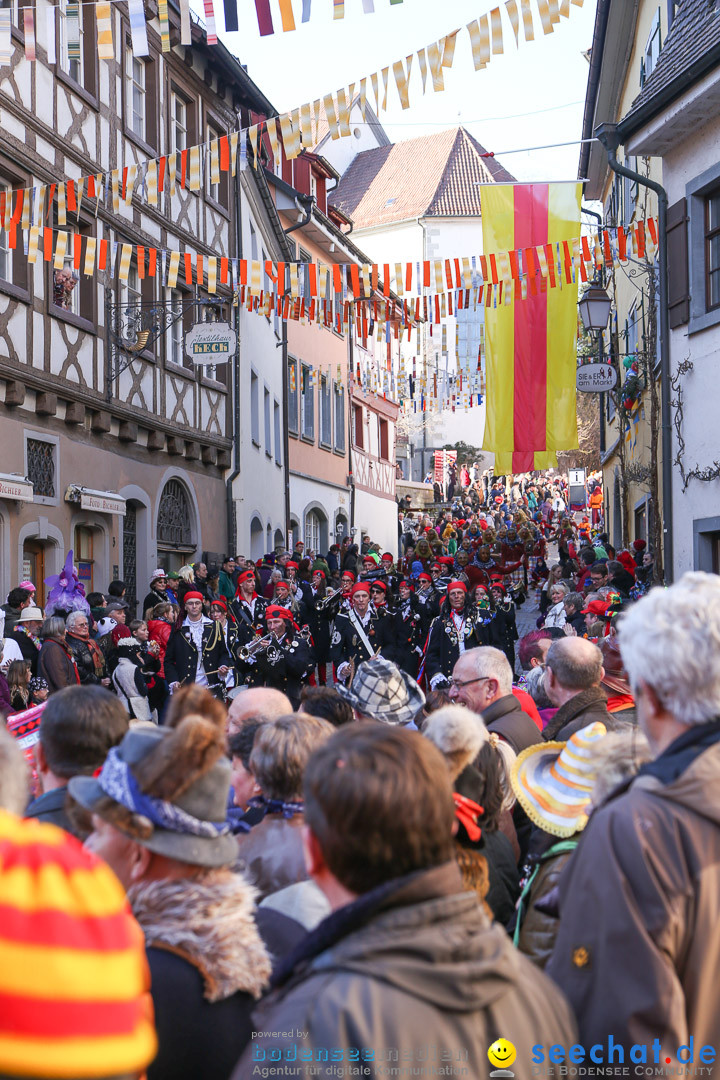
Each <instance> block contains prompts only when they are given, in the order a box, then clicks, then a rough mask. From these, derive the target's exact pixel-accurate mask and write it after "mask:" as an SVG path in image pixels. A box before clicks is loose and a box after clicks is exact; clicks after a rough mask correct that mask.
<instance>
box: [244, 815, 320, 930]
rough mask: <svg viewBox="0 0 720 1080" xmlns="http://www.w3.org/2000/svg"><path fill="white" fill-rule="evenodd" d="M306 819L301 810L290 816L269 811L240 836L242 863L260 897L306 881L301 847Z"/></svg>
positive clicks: (246, 875)
mask: <svg viewBox="0 0 720 1080" xmlns="http://www.w3.org/2000/svg"><path fill="white" fill-rule="evenodd" d="M304 821H305V818H304V815H303V814H301V813H300V814H293V816H292V817H289V818H286V817H283V815H282V814H281V813H278V814H269V813H268V814H266V815H265V817H264V818H263V819H262V821H261V822H260V824H259V825H255V826H254V827H253V828H252V829H251V830H250V832H249V833H248V834H247V835H246V836H239V837H238V846H239V854H240V866H241V867H242V869H243V871H244V873H245V877H246V878H247V880H248V881H249V882H250V883H251V884H252V885H254V886H255V888H256V889H257V890H258V894H259V895H258V900H260V899H262V898H264V897H266V896H270V894H271V893H275V892H279V890H280V889H284V888H285V887H286V886H287V885H294V884H295V883H296V882H297V881H306V880H307V876H308V875H307V870H306V868H305V856H304V854H303V847H302V826H303V824H304ZM288 914H290V913H288Z"/></svg>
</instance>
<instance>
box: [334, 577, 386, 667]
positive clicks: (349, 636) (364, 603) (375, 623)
mask: <svg viewBox="0 0 720 1080" xmlns="http://www.w3.org/2000/svg"><path fill="white" fill-rule="evenodd" d="M390 633H391V630H390V619H389V618H388V617H387V615H378V613H377V612H376V611H375V610H374V609H373V608H371V607H370V585H369V583H368V582H367V581H358V583H357V584H356V585H353V587H352V607H351V609H350V611H347V612H342V611H341V612H340V613H339V614H338V616H337V617H336V619H335V632H334V633H333V636H332V644H331V649H330V652H331V656H332V662H333V664H335V671H336V673H337V678H338V680H339V681H340V682H345V681H346V679H347V677H348V675H350V674H352V671H353V665H354V667H355V668H357V666H358V664H361V663H362V662H363V660H369V659H370V657H371V656H375V655H376V653H378V652H379V651H380V650H381V649H382V648H383V646H385V647H386V648H387V646H388V645H389V644H391V642H390Z"/></svg>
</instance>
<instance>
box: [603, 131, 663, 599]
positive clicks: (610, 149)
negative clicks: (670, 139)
mask: <svg viewBox="0 0 720 1080" xmlns="http://www.w3.org/2000/svg"><path fill="white" fill-rule="evenodd" d="M595 138H596V139H598V141H599V142H601V143H602V145H603V146H604V147H605V152H606V154H607V159H608V165H609V166H610V168H611V169H612V171H613V172H615V173H618V174H619V175H620V176H626V177H627V178H628V179H629V180H633V181H635V183H637V184H642V186H643V187H646V188H649V189H650V190H651V191H654V192H655V194H656V195H657V200H658V277H659V281H658V292H659V294H660V398H661V432H662V439H661V445H662V458H663V462H662V493H663V571H664V578H665V584H666V585H671V584H672V580H673V570H674V567H673V504H672V415H671V413H670V396H671V386H670V317H669V313H668V267H667V210H668V197H667V192H666V190H665V188H664V187H663V186H662V184H658V183H657V181H656V180H650V179H648V177H646V176H641V175H640V173H637V172H634V171H633V170H632V169H628V167H627V165H621V164H620V162H619V161H618V159H617V155H616V151H617V148H618V146H619V145H620V137H619V135H618V132H617V124H609V123H606V124H600V125H599V126H598V127H596V128H595ZM652 377H654V372H651V378H652Z"/></svg>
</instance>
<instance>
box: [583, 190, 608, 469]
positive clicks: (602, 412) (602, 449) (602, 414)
mask: <svg viewBox="0 0 720 1080" xmlns="http://www.w3.org/2000/svg"><path fill="white" fill-rule="evenodd" d="M580 213H581V214H585V215H586V216H587V217H593V218H595V220H596V221H597V224H598V231H599V230H600V229H601V228H602V214H598V213H597V211H596V210H589V209H588V208H587V207H586V206H583V207H582V208H581V210H580ZM600 284H601V285H603V286H604V285H605V269H604V267H602V266H601V267H600ZM598 353H599V356H598V362H599V363H602V359H603V347H602V331H601V332H600V333H599V334H598ZM605 393H606V391H604V392H603V393H602V394H598V401H599V404H600V453H601V454H604V453H605Z"/></svg>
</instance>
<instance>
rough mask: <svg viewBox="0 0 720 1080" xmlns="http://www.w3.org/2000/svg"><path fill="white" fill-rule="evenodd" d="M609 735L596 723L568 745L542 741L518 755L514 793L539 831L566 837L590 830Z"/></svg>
mask: <svg viewBox="0 0 720 1080" xmlns="http://www.w3.org/2000/svg"><path fill="white" fill-rule="evenodd" d="M606 734H607V730H606V728H605V725H604V724H601V723H600V722H599V721H596V722H595V723H594V724H588V726H587V727H585V728H582V730H581V731H576V732H575V734H574V735H573V736H572V737H571V738H570V739H569V741H568V742H548V743H539V744H537V745H533V746H528V747H527V749H526V750H523V751H522V753H520V754H519V755H518V757H517V760H516V761H515V763H514V765H513V768H512V773H511V776H510V779H511V781H512V786H513V791H514V792H515V795H516V796H517V799H518V802H519V803H520V805H521V806H522V808H523V810H524V811H525V813H526V814H527V816H528V817H529V818H530V820H531V821H532V822H533V823H534V824H535V825H537V826H538V827H539V828H541V829H544V831H545V832H548V833H550V834H551V835H552V836H561V837H568V836H572V835H573V834H574V833H576V832H579V831H580V830H581V829H584V828H585V825H586V824H587V820H588V817H589V814H590V803H591V799H592V793H593V788H594V787H595V780H596V778H597V764H596V755H595V750H596V748H597V745H598V743H599V742H601V740H602V739H604V738H605V736H606Z"/></svg>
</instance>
